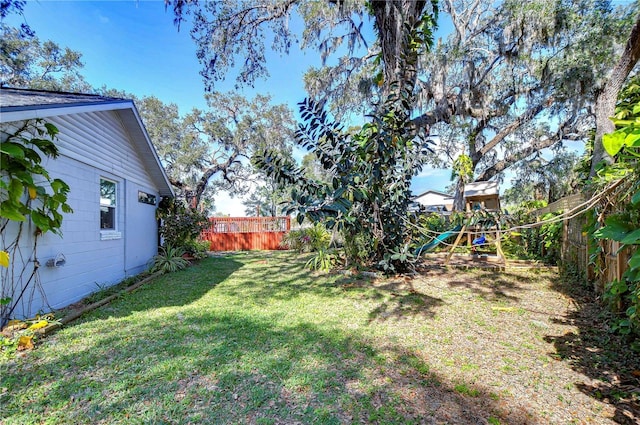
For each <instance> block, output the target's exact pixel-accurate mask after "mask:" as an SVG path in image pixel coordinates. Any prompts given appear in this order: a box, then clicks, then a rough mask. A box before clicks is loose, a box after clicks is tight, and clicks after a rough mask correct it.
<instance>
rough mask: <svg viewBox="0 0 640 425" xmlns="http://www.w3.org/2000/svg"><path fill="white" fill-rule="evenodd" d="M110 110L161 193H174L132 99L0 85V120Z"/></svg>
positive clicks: (8, 120) (164, 194)
mask: <svg viewBox="0 0 640 425" xmlns="http://www.w3.org/2000/svg"><path fill="white" fill-rule="evenodd" d="M98 111H114V112H115V113H117V114H118V116H119V117H120V119H121V120H122V123H123V125H124V126H125V128H126V130H127V131H128V133H129V134H130V135H131V140H132V142H133V143H134V144H135V146H136V148H137V149H138V150H139V151H140V153H141V154H142V155H141V159H142V161H143V163H144V165H145V167H146V169H147V171H148V172H149V175H150V176H151V178H152V179H153V181H154V182H155V183H156V184H157V186H158V191H159V193H160V195H161V196H174V193H173V189H172V188H171V184H170V183H169V178H168V177H167V174H166V172H165V170H164V168H163V167H162V164H161V163H160V158H159V157H158V154H157V152H156V150H155V148H154V146H153V144H152V143H151V139H150V138H149V135H148V133H147V130H146V128H145V127H144V124H143V122H142V119H141V118H140V114H139V113H138V110H137V109H136V106H135V105H134V103H133V101H132V100H129V99H118V98H113V97H106V96H99V95H93V94H82V93H65V92H54V91H46V90H28V89H14V88H6V87H2V88H0V122H1V123H6V122H14V121H23V120H29V119H36V118H47V117H52V116H60V115H71V114H77V113H86V112H98Z"/></svg>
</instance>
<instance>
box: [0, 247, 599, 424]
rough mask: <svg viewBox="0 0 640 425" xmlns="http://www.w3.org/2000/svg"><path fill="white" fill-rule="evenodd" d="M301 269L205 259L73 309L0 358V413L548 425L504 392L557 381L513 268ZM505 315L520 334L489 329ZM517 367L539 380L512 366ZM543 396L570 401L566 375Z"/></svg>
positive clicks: (105, 418) (276, 262)
mask: <svg viewBox="0 0 640 425" xmlns="http://www.w3.org/2000/svg"><path fill="white" fill-rule="evenodd" d="M304 263H305V258H301V259H299V258H297V257H296V256H295V255H294V254H292V253H250V254H237V255H231V256H228V257H225V258H209V259H206V260H203V261H201V262H200V263H198V264H196V265H195V266H193V267H190V268H188V269H187V270H184V271H182V272H178V273H174V274H170V275H164V276H161V277H160V278H157V279H155V280H154V281H152V282H150V283H149V284H147V285H145V286H143V287H142V288H141V289H140V290H138V291H136V292H134V293H130V294H126V295H123V296H122V297H120V298H118V299H116V300H115V301H114V302H112V303H111V304H108V305H106V306H104V307H102V308H100V309H98V310H95V311H94V312H91V313H89V314H87V315H86V316H83V318H82V319H81V320H79V321H77V322H74V323H73V324H70V325H68V326H66V327H65V328H63V329H62V330H60V331H58V332H57V333H55V334H54V335H53V336H50V337H48V338H46V339H44V340H42V341H41V343H40V345H39V346H38V348H37V349H36V350H34V351H32V352H29V353H27V354H26V355H24V356H22V357H18V358H15V359H12V360H0V423H3V424H7V425H8V424H32V423H33V424H36V423H38V424H39V423H46V424H80V423H87V424H94V423H108V424H116V423H122V424H135V423H148V424H162V423H166V424H189V423H192V424H199V423H251V424H254V423H255V424H293V423H303V424H307V423H321V424H338V423H381V424H383V423H452V424H466V423H469V424H471V423H483V422H481V421H486V423H492V424H499V423H504V424H506V423H509V424H525V423H538V422H537V421H538V420H540V421H541V422H540V423H546V422H549V423H554V420H555V417H554V416H552V415H553V414H552V413H551V414H547V413H545V412H541V411H539V410H537V408H536V406H535V405H534V406H533V407H529V408H527V407H526V405H524V406H525V407H522V406H523V405H522V404H521V403H520V404H519V401H518V395H519V394H513V393H514V392H516V391H515V390H513V388H514V387H513V386H514V385H516V386H517V385H525V384H518V383H517V382H516V383H515V384H513V383H511V382H507V381H508V379H511V378H509V377H511V376H516V377H517V376H519V375H517V374H518V373H522V374H523V375H524V374H525V373H527V374H528V375H531V376H533V375H535V376H536V377H537V379H538V380H539V381H540V383H539V385H541V386H544V385H548V386H550V387H554V388H555V386H554V382H553V381H552V379H554V378H553V376H555V375H557V371H554V370H553V368H549V367H548V365H549V364H552V363H550V362H553V361H552V360H550V357H549V356H547V355H545V350H548V349H549V347H551V344H549V343H548V342H545V341H544V336H545V335H547V334H548V333H549V332H550V327H552V325H547V324H545V323H542V325H540V326H539V327H536V326H534V325H535V323H541V322H543V321H544V319H542V318H541V317H539V316H535V315H533V314H534V313H530V312H529V310H527V309H526V308H524V307H518V306H520V305H521V304H522V303H521V301H522V299H523V298H524V293H525V291H526V288H525V287H524V283H526V282H527V280H526V279H524V278H523V277H522V275H518V276H513V277H511V278H509V277H508V276H507V277H503V278H501V279H503V280H500V279H498V280H496V279H495V277H494V278H493V280H491V284H490V285H488V286H486V288H485V287H481V286H480V287H476V286H473V285H471V284H470V283H469V282H475V281H477V280H478V279H480V278H481V277H482V275H480V274H479V273H475V274H474V273H473V272H467V274H461V275H458V274H454V275H452V276H454V277H455V279H451V276H448V277H447V276H444V275H442V276H441V279H444V280H441V281H442V282H445V281H446V282H447V283H446V284H445V283H442V284H435V283H433V282H438V281H439V280H438V276H437V275H433V276H432V279H433V280H432V281H431V283H429V282H430V281H429V280H423V281H421V284H423V285H424V288H429V287H435V288H436V290H435V291H433V292H428V291H427V290H426V289H425V290H423V289H420V288H422V287H418V286H417V284H416V287H414V285H413V283H412V282H409V281H408V280H407V279H406V278H398V279H396V280H393V279H387V280H378V281H376V282H373V281H371V280H366V279H359V278H357V277H345V276H344V275H341V274H337V273H336V274H316V273H313V272H310V271H308V270H306V269H304V267H303V265H304ZM446 279H448V280H446ZM523 279H524V280H523ZM538 279H539V280H541V281H543V282H547V283H548V281H549V279H550V277H549V276H547V275H541V276H539V277H538ZM529 281H533V280H532V279H531V278H530V279H529ZM523 282H524V283H523ZM496 285H497V286H496ZM483 288H484V289H483ZM533 290H535V291H537V290H539V287H538V286H535V287H534V288H533ZM557 300H561V297H560V296H558V297H557ZM492 307H493V308H492ZM516 307H517V308H516ZM555 313H556V312H554V314H555ZM456 314H457V316H455V315H456ZM453 317H458V319H453ZM514 320H515V321H516V322H517V323H516V324H517V325H518V326H524V327H525V328H526V329H527V335H526V336H522V335H520V334H519V333H517V332H516V331H514V332H516V334H517V335H519V336H517V337H516V336H513V335H506V336H505V335H504V334H503V332H505V329H506V327H507V325H505V324H504V323H508V322H513V321H514ZM502 321H504V323H503V322H502ZM531 323H534V325H531ZM506 332H509V330H506ZM516 334H514V335H516ZM505 344H506V346H505ZM486 347H493V349H496V350H498V351H497V353H498V354H496V353H487V352H486V350H487V348H486ZM483 350H484V354H483ZM495 356H498V357H497V359H496V358H488V359H485V360H483V359H484V358H485V357H495ZM523 356H531V357H530V358H529V357H527V358H526V359H525V360H521V358H522V357H523ZM527 359H528V360H527ZM485 361H486V362H487V363H485ZM496 362H497V363H496ZM532 362H533V363H535V365H537V366H540V371H543V370H544V368H547V372H549V373H550V375H552V377H551V378H548V379H551V381H549V380H548V379H547V377H546V375H544V376H542V375H539V373H542V372H540V371H538V370H531V369H527V370H526V371H524V372H523V371H522V369H523V368H525V369H526V368H528V367H530V365H531V363H532ZM494 364H495V370H494V371H491V370H488V371H487V370H486V369H488V366H487V365H494ZM567 369H568V368H567ZM496 374H497V375H496ZM492 376H496V378H491V377H492ZM502 376H503V377H504V378H501V377H502ZM491 379H493V381H492V380H491ZM514 379H515V378H514ZM530 380H531V377H530V376H523V377H522V381H523V382H529V381H530ZM505 382H507V383H505ZM538 390H539V389H531V391H538ZM543 390H544V388H543ZM523 391H525V390H524V389H523ZM527 391H528V390H527ZM554 391H561V393H558V394H560V396H561V397H562V398H563V399H567V400H570V401H572V400H573V401H574V405H573V407H571V408H572V409H574V410H576V409H578V407H580V406H581V404H580V403H582V401H580V402H579V401H577V400H576V399H575V397H577V396H578V395H580V394H581V393H579V392H578V391H576V390H575V389H572V388H571V385H569V386H568V387H567V385H566V383H565V384H564V387H563V388H560V389H554ZM558 394H556V392H552V397H553V398H554V400H556V401H557V399H558V398H559V397H558ZM572 397H573V398H572ZM525 398H526V397H525ZM587 401H588V403H591V402H592V400H591V399H587ZM542 404H543V405H544V402H543V403H542ZM592 404H593V403H592ZM576 406H578V407H576ZM549 408H551V407H549ZM580 408H581V407H580ZM518 409H524V410H523V412H524V413H523V412H519V411H518ZM567 409H569V407H567ZM601 411H602V407H600V409H599V410H597V411H595V410H592V411H590V412H591V413H589V414H593V415H596V417H597V415H598V414H600V413H599V412H601ZM567 412H569V410H567ZM578 414H580V415H582V414H583V413H578ZM545 415H547V416H545ZM550 415H551V416H550ZM569 415H571V414H570V413H569ZM518 418H519V419H518ZM549 418H551V420H549ZM545 421H546V422H545ZM556 423H569V422H556Z"/></svg>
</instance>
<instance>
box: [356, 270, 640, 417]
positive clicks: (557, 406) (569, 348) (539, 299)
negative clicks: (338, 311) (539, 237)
mask: <svg viewBox="0 0 640 425" xmlns="http://www.w3.org/2000/svg"><path fill="white" fill-rule="evenodd" d="M371 283H372V282H370V281H369V282H361V283H358V281H357V280H355V281H354V280H349V279H347V282H346V283H345V287H346V288H349V287H350V286H353V285H356V286H358V285H370V284H371ZM373 285H374V286H375V287H376V288H378V289H379V290H380V291H382V292H383V293H387V294H388V295H389V296H388V297H386V298H385V300H384V301H383V302H381V303H380V304H379V305H378V307H377V308H375V309H374V310H372V311H371V313H370V319H369V320H370V322H371V323H375V324H378V325H385V324H386V325H388V326H390V327H395V328H396V334H397V336H398V338H399V339H403V340H405V341H406V340H408V339H409V338H405V337H404V336H408V335H409V334H411V339H412V340H414V341H415V340H417V341H420V342H417V343H416V342H414V343H413V346H412V347H411V349H412V350H413V353H418V354H417V355H418V356H419V357H420V360H421V361H422V362H424V364H425V365H429V374H432V375H433V376H437V380H438V381H439V386H440V387H441V388H448V389H453V393H455V394H454V395H455V397H458V398H459V397H462V398H464V399H465V403H463V404H462V403H460V402H452V399H451V398H450V397H449V396H443V394H442V392H439V393H438V392H435V393H434V391H433V388H431V389H429V387H424V388H421V389H419V390H418V391H415V390H413V392H412V391H408V392H407V391H405V392H406V394H407V402H408V403H411V400H419V403H421V404H422V403H424V401H425V400H430V401H431V402H432V406H431V407H429V406H428V405H423V406H422V407H421V408H422V409H427V410H429V411H430V413H429V415H430V416H435V417H438V418H441V420H444V421H445V422H448V420H447V419H446V418H451V421H450V423H469V424H470V423H485V422H483V421H484V420H481V421H480V422H477V421H478V420H479V419H478V418H479V417H483V418H489V422H488V423H496V424H498V423H503V424H504V423H507V424H538V423H539V424H547V423H548V424H574V423H575V424H591V423H593V424H607V423H611V424H613V423H619V424H638V423H640V403H639V402H640V361H639V356H638V353H634V352H633V351H632V350H631V349H630V345H631V344H630V343H629V342H628V341H625V340H624V339H623V338H620V337H618V336H616V335H614V334H612V333H611V332H610V330H609V329H608V328H607V326H606V325H605V324H604V323H605V321H604V318H603V316H602V314H603V311H602V309H601V307H600V305H599V304H598V302H597V300H595V299H593V297H590V295H589V291H587V290H586V289H585V288H584V287H582V286H581V285H579V284H574V283H572V282H566V281H565V280H563V279H561V278H560V277H559V275H558V274H557V271H556V270H554V269H548V270H545V269H543V268H537V269H532V270H527V269H518V270H513V269H507V270H502V271H500V270H490V269H478V270H458V269H454V268H451V269H446V268H441V267H433V266H432V264H430V265H429V266H425V267H423V269H422V270H421V273H420V275H419V276H415V277H413V278H407V277H398V278H396V279H376V280H374V281H373ZM412 326H413V328H414V330H413V332H412V331H411V327H412ZM387 342H388V341H387ZM381 344H384V342H382V341H381ZM380 349H381V350H384V349H385V347H384V346H381V347H380ZM396 379H397V381H396V382H399V383H401V382H402V379H403V378H402V377H398V376H396V377H394V380H396ZM404 379H406V377H405V378H404ZM449 392H450V391H449ZM460 406H466V409H467V410H468V411H472V412H475V413H474V414H473V415H470V416H468V415H466V414H465V412H460V411H459V407H460ZM453 407H455V409H453ZM416 409H417V410H419V406H416V407H415V408H414V409H413V410H416ZM451 409H453V410H451ZM410 410H411V409H410ZM449 410H451V411H449ZM467 413H468V412H467ZM438 423H439V422H438Z"/></svg>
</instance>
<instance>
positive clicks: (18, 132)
mask: <svg viewBox="0 0 640 425" xmlns="http://www.w3.org/2000/svg"><path fill="white" fill-rule="evenodd" d="M1 133H2V138H1V140H0V267H3V268H6V269H7V270H6V272H3V273H2V287H1V288H0V289H1V290H0V325H4V324H5V323H7V322H8V320H9V318H10V317H11V315H12V314H13V312H14V309H15V307H16V305H17V304H18V302H19V301H20V300H21V299H22V298H23V296H24V294H25V291H26V290H27V288H28V287H29V286H30V285H31V286H33V285H37V284H38V282H39V279H38V278H37V271H38V267H39V263H38V261H37V252H36V249H37V242H38V239H39V238H40V237H41V236H42V235H43V234H45V233H47V232H52V233H55V234H58V235H61V232H60V229H61V226H62V219H63V216H62V214H63V213H72V212H73V210H72V209H71V207H70V206H69V205H68V204H67V195H68V193H69V186H68V185H67V184H66V183H65V182H64V181H62V180H60V179H56V178H51V176H50V175H49V173H48V172H47V170H46V169H45V168H44V167H43V166H42V160H43V157H48V158H56V157H57V156H58V154H59V152H58V148H57V147H56V145H55V143H54V140H55V138H56V136H57V134H58V129H57V128H56V127H55V126H54V125H53V124H51V123H47V122H45V121H43V120H30V121H24V122H23V123H22V124H21V126H20V127H15V126H10V125H8V124H7V125H3V126H2V129H1ZM10 224H12V225H17V232H13V231H12V232H7V229H8V226H9V225H10ZM27 224H28V225H29V227H28V228H29V229H30V230H31V231H33V234H32V235H31V236H33V239H32V240H33V251H32V252H30V253H28V254H27V257H26V258H28V259H30V260H32V261H14V260H16V253H18V252H21V251H20V249H19V246H18V245H19V242H20V240H21V237H22V232H23V231H24V229H25V225H27ZM22 250H23V251H24V247H23V248H22ZM27 269H31V270H27Z"/></svg>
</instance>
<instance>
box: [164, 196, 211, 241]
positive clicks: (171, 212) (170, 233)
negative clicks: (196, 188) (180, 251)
mask: <svg viewBox="0 0 640 425" xmlns="http://www.w3.org/2000/svg"><path fill="white" fill-rule="evenodd" d="M157 214H158V218H159V219H161V220H162V224H161V226H160V236H162V237H163V238H164V243H165V244H166V245H171V246H173V247H184V248H185V249H188V247H190V246H191V245H192V244H193V242H195V241H196V240H197V239H198V237H199V236H200V233H202V231H203V230H204V229H205V228H207V226H208V225H209V220H208V219H207V217H206V215H204V214H203V213H201V212H199V211H196V210H192V209H189V208H186V207H185V206H184V205H182V204H181V203H179V202H178V201H175V200H168V201H165V200H163V202H162V203H161V204H160V207H159V208H158V213H157Z"/></svg>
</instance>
